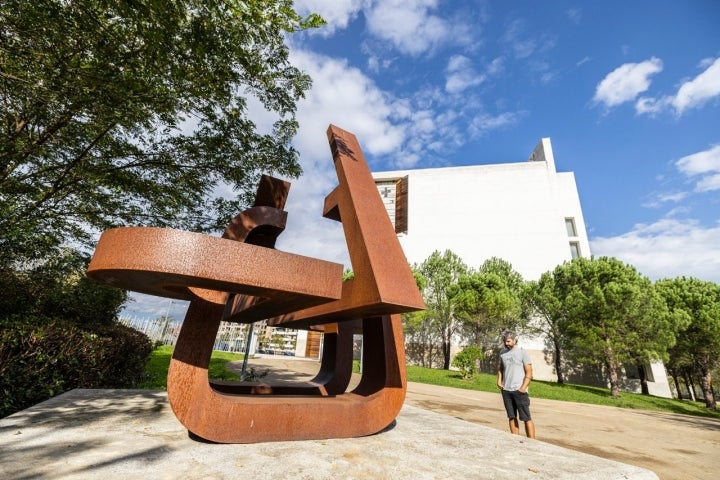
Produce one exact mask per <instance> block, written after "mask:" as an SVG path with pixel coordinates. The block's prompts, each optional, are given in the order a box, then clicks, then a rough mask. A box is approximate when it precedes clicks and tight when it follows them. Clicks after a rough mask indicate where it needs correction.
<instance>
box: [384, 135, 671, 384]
mask: <svg viewBox="0 0 720 480" xmlns="http://www.w3.org/2000/svg"><path fill="white" fill-rule="evenodd" d="M373 177H374V178H375V181H376V184H377V185H378V190H379V191H380V195H381V196H382V198H383V200H384V201H385V205H386V206H387V209H388V214H389V216H390V218H391V220H392V221H393V224H394V225H395V230H396V232H397V234H398V237H399V239H400V244H401V245H402V247H403V249H404V251H405V255H406V257H407V259H408V261H409V262H410V263H420V262H422V261H423V260H425V259H426V258H428V257H429V256H430V255H431V254H432V252H433V251H435V250H438V251H440V252H442V251H444V250H446V249H449V250H452V251H453V252H454V253H456V254H457V255H459V256H460V258H461V259H462V260H463V261H464V262H465V263H466V264H467V265H468V266H470V267H472V268H478V267H479V266H480V265H481V264H482V263H483V262H484V261H485V260H487V259H489V258H491V257H499V258H502V259H504V260H507V261H508V262H510V263H511V264H512V266H513V268H514V269H515V270H516V271H518V272H519V273H520V274H521V275H522V276H523V278H524V279H525V280H537V279H538V278H539V277H540V275H541V274H542V273H543V272H547V271H551V270H553V269H554V268H555V267H556V266H557V265H559V264H561V263H563V262H564V261H567V260H571V259H572V258H575V257H578V256H582V257H589V256H590V244H589V242H588V237H587V232H586V231H585V221H584V219H583V214H582V208H581V206H580V198H579V195H578V190H577V186H576V184H575V176H574V174H573V173H572V172H557V171H556V169H555V159H554V157H553V152H552V146H551V144H550V139H549V138H544V139H542V140H541V141H540V143H539V144H538V145H537V147H536V148H535V150H534V151H533V152H532V154H531V155H530V158H529V159H528V161H527V162H518V163H505V164H495V165H476V166H465V167H448V168H428V169H417V170H400V171H391V172H376V173H373ZM521 344H522V346H523V347H524V348H525V349H526V350H528V352H529V353H530V354H531V357H532V358H533V366H534V373H535V376H536V378H539V379H544V380H556V375H555V372H554V369H553V366H552V365H551V364H550V363H548V361H547V360H546V358H545V355H544V352H543V349H544V348H545V345H544V341H543V339H540V338H536V339H528V338H522V339H521ZM648 367H649V368H647V367H646V368H645V370H646V372H647V374H648V377H649V380H650V382H649V385H650V388H651V393H652V394H654V395H658V396H671V394H670V389H669V386H668V382H667V377H666V375H665V369H664V367H663V366H662V364H659V365H655V364H654V365H652V366H648ZM631 376H632V375H631ZM636 383H637V385H634V384H633V382H632V380H630V381H629V383H628V384H627V385H626V387H627V388H628V389H630V390H636V389H639V382H636Z"/></svg>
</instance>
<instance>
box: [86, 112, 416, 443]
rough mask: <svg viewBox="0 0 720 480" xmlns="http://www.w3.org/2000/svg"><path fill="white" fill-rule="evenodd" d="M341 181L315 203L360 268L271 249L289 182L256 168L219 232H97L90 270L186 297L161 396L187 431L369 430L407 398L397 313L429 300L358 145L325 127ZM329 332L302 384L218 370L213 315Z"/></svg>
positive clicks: (269, 436)
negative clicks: (215, 376) (355, 352)
mask: <svg viewBox="0 0 720 480" xmlns="http://www.w3.org/2000/svg"><path fill="white" fill-rule="evenodd" d="M328 140H329V142H330V148H331V151H332V156H333V161H334V163H335V168H336V170H337V174H338V180H339V186H338V187H337V188H336V189H335V190H334V191H333V192H331V193H330V194H329V195H328V196H327V198H326V199H325V207H324V212H323V215H324V216H325V217H327V218H331V219H334V220H338V221H340V222H342V225H343V230H344V233H345V239H346V242H347V246H348V251H349V255H350V261H351V263H352V267H353V271H354V274H355V276H354V279H352V280H348V281H345V282H343V281H342V270H343V267H342V265H340V264H335V263H331V262H327V261H323V260H318V259H314V258H309V257H303V256H300V255H294V254H290V253H285V252H280V251H278V250H275V249H274V246H275V240H276V239H277V236H278V235H279V234H280V233H281V232H282V231H283V230H284V228H285V221H286V218H287V213H286V212H284V211H283V208H284V206H285V200H286V198H287V195H288V190H289V187H290V184H289V183H287V182H283V181H281V180H277V179H274V178H271V177H268V176H263V177H262V180H261V183H260V185H259V187H258V191H257V195H256V200H255V204H254V205H253V207H251V208H249V209H248V210H245V211H244V212H242V213H241V214H240V215H238V216H237V217H235V218H234V219H233V220H232V222H231V223H230V225H229V226H228V227H227V229H226V231H225V233H224V234H223V236H222V238H218V237H211V236H207V235H200V234H195V233H190V232H184V231H178V230H170V229H159V228H142V227H140V228H138V227H130V228H118V229H113V230H109V231H107V232H105V233H104V234H103V235H102V236H101V238H100V241H99V242H98V245H97V248H96V250H95V254H94V256H93V259H92V261H91V263H90V266H89V268H88V276H90V277H91V278H94V279H95V280H97V281H100V282H103V283H106V284H109V285H114V286H117V287H120V288H125V289H128V290H133V291H138V292H143V293H148V294H152V295H159V296H164V297H169V298H177V299H185V300H189V301H190V305H189V308H188V312H187V314H186V317H185V320H184V322H183V326H182V329H181V331H180V335H179V337H178V341H177V344H176V346H175V351H174V354H173V357H172V360H171V362H170V370H169V373H168V383H167V384H168V399H169V401H170V405H171V406H172V409H173V411H174V412H175V415H176V416H177V418H178V419H179V420H180V422H181V423H182V424H183V425H184V426H185V427H187V429H188V430H189V431H190V432H191V433H193V434H194V435H196V436H198V437H201V438H203V439H206V440H209V441H213V442H219V443H255V442H265V441H281V440H308V439H322V438H343V437H356V436H363V435H369V434H373V433H377V432H379V431H380V430H382V429H383V428H385V427H387V426H388V425H389V424H391V423H392V421H393V420H394V419H395V417H396V416H397V414H398V413H399V411H400V408H401V407H402V404H403V401H404V399H405V391H406V376H405V350H404V345H403V336H402V327H401V323H400V316H399V314H400V313H403V312H409V311H413V310H421V309H423V308H424V307H425V305H424V303H423V300H422V297H421V296H420V293H419V291H418V289H417V287H416V285H415V281H414V278H413V276H412V272H411V271H410V268H409V267H408V264H407V261H406V259H405V256H404V254H403V252H402V249H401V247H400V244H399V242H398V240H397V237H396V236H395V231H394V229H393V227H392V224H391V223H390V219H389V218H388V215H387V213H386V211H385V208H384V206H383V203H382V200H381V199H380V196H379V194H378V191H377V188H376V186H375V182H374V181H373V179H372V176H371V174H370V170H369V169H368V166H367V163H366V161H365V158H364V156H363V154H362V151H361V150H360V146H359V144H358V142H357V140H356V138H355V136H354V135H352V134H351V133H349V132H346V131H344V130H342V129H340V128H337V127H335V126H332V125H331V126H330V127H329V128H328ZM261 319H268V323H269V324H270V325H276V326H283V327H288V328H300V329H317V330H323V331H324V333H325V334H324V340H323V342H324V344H323V347H324V348H323V358H322V362H321V367H320V371H319V373H318V374H317V376H316V377H315V378H314V379H313V380H312V381H311V382H305V383H298V384H297V385H290V386H288V385H272V384H257V383H252V382H237V383H229V382H212V381H210V380H208V371H207V369H208V365H209V363H210V355H211V353H212V346H213V343H214V340H215V336H216V334H217V331H218V329H219V325H220V322H221V321H231V322H241V323H250V322H254V321H257V320H261ZM357 330H361V331H362V334H363V347H364V355H363V374H362V379H361V381H360V384H359V385H358V386H357V387H356V388H355V389H354V390H352V391H351V392H346V390H347V387H348V384H349V380H350V376H351V372H352V336H353V332H354V331H357Z"/></svg>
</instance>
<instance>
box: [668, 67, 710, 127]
mask: <svg viewBox="0 0 720 480" xmlns="http://www.w3.org/2000/svg"><path fill="white" fill-rule="evenodd" d="M707 63H708V61H707V59H706V60H704V61H703V62H701V64H702V65H705V64H707ZM718 96H720V58H716V59H715V60H714V61H713V62H712V63H711V64H710V66H709V67H708V68H707V70H705V71H704V72H702V73H701V74H700V75H698V76H697V77H695V78H693V79H692V80H690V81H687V82H685V83H683V84H682V85H681V86H680V89H679V90H678V92H677V94H676V95H675V98H673V100H672V105H673V107H675V111H676V112H677V114H678V115H681V114H682V113H683V111H685V110H686V109H688V108H695V107H699V106H701V105H703V104H704V103H705V102H707V101H708V100H710V99H712V98H715V97H718Z"/></svg>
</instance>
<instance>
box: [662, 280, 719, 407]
mask: <svg viewBox="0 0 720 480" xmlns="http://www.w3.org/2000/svg"><path fill="white" fill-rule="evenodd" d="M655 286H656V288H657V289H658V291H659V292H660V295H661V296H662V298H664V299H665V302H666V304H667V306H668V308H670V310H671V311H673V312H676V313H678V314H679V315H682V316H684V317H686V318H687V319H689V322H688V323H687V324H686V325H687V326H686V327H685V328H684V329H683V330H681V332H680V333H679V334H678V342H677V344H676V345H675V347H674V348H673V349H672V350H671V355H670V363H669V365H668V367H669V368H670V369H671V370H683V369H686V368H691V369H692V370H695V371H697V373H698V374H699V375H700V378H701V382H700V383H701V386H702V391H703V396H704V397H705V405H706V406H707V408H709V409H712V410H716V409H717V402H716V399H715V394H714V392H713V387H712V371H713V370H714V369H717V368H718V367H720V355H719V353H720V285H718V284H716V283H713V282H704V281H702V280H698V279H696V278H685V277H679V278H675V279H672V280H670V279H666V280H659V281H657V282H656V283H655ZM693 373H694V372H693Z"/></svg>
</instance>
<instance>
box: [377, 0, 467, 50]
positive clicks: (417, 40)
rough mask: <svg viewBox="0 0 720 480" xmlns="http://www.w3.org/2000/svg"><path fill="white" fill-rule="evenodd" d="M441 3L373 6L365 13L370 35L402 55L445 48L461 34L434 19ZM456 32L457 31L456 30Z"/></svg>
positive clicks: (425, 0)
mask: <svg viewBox="0 0 720 480" xmlns="http://www.w3.org/2000/svg"><path fill="white" fill-rule="evenodd" d="M437 5H438V1H437V0H416V1H413V2H407V1H405V0H384V1H382V2H372V4H371V6H370V7H369V8H366V9H365V10H364V13H365V17H366V19H367V28H368V31H369V32H370V33H371V34H372V35H374V36H376V37H377V38H379V39H381V40H385V41H389V42H390V43H392V44H393V46H394V47H395V48H396V49H398V50H399V51H400V52H402V53H405V54H408V55H420V54H422V53H425V52H427V51H431V50H433V49H434V48H436V47H438V46H440V45H442V44H445V43H447V42H456V41H458V37H459V36H458V33H459V31H458V30H462V29H463V27H461V26H459V25H457V27H458V28H457V29H455V28H456V25H451V24H450V23H449V22H448V21H447V20H445V19H443V18H441V17H438V16H436V15H433V14H432V13H431V12H432V10H434V9H436V8H437ZM454 29H455V30H454Z"/></svg>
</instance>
